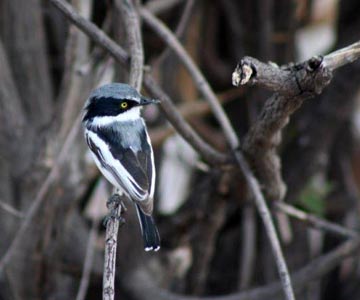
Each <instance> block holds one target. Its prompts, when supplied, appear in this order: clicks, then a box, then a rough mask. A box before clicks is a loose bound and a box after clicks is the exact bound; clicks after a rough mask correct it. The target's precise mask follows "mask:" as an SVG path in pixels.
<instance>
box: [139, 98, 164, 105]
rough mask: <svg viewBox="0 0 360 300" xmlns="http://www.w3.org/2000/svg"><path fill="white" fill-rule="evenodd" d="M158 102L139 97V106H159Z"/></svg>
mask: <svg viewBox="0 0 360 300" xmlns="http://www.w3.org/2000/svg"><path fill="white" fill-rule="evenodd" d="M159 103H160V100H157V99H149V98H145V97H141V99H140V105H149V104H159Z"/></svg>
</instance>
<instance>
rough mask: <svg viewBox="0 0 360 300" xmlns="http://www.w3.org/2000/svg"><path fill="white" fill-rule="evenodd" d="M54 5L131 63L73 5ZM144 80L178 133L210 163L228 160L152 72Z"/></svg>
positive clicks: (59, 0) (56, 0)
mask: <svg viewBox="0 0 360 300" xmlns="http://www.w3.org/2000/svg"><path fill="white" fill-rule="evenodd" d="M48 1H50V2H51V3H52V4H53V5H55V6H56V7H57V8H58V9H59V10H60V11H61V12H62V13H63V14H64V15H65V16H66V18H68V19H69V21H71V22H72V23H73V24H75V25H76V26H77V27H78V28H80V29H81V30H82V31H83V32H84V33H85V34H87V35H88V36H89V37H90V38H91V39H92V40H93V41H94V42H96V43H97V44H98V45H99V46H101V47H102V48H104V49H105V50H107V51H108V52H109V54H110V55H111V56H113V57H114V59H115V60H116V61H118V62H120V63H121V64H122V65H123V66H125V67H128V66H129V61H130V57H129V55H128V53H126V51H125V50H124V49H122V48H121V47H120V46H119V45H118V44H117V43H115V42H114V41H113V40H111V39H110V38H109V37H108V36H107V35H106V34H105V33H104V32H103V31H102V30H101V29H99V28H98V27H97V26H96V25H95V24H93V23H91V22H90V21H88V20H86V19H84V18H83V17H81V16H80V15H79V14H78V13H77V12H76V11H75V10H74V9H73V7H72V6H71V5H70V4H68V3H66V2H65V1H64V0H48ZM144 84H145V86H146V87H147V89H148V90H149V91H151V93H152V94H153V95H154V96H155V97H157V98H159V99H160V100H161V104H160V105H161V107H162V109H163V112H164V113H165V115H166V117H167V119H168V120H169V122H170V123H171V124H172V125H173V126H174V127H175V128H176V130H177V131H178V133H179V134H181V135H182V137H183V138H184V139H185V140H186V141H187V142H188V143H189V144H190V145H191V146H192V147H193V148H194V149H195V150H196V151H198V152H199V153H200V154H201V156H202V157H203V158H204V159H205V160H206V161H207V162H208V163H210V164H213V165H222V164H226V163H229V157H228V156H227V155H224V154H222V153H219V152H218V151H216V150H215V149H213V148H212V147H211V146H210V145H209V144H207V143H206V142H205V141H204V140H203V139H202V138H201V137H200V136H199V135H198V134H197V133H196V132H195V131H194V130H193V129H192V127H191V126H189V124H188V123H187V122H186V121H185V120H184V118H183V117H182V116H181V115H180V114H179V112H178V111H177V109H176V107H175V105H174V104H173V103H172V102H171V100H170V97H169V96H168V95H167V94H166V93H165V92H164V91H163V90H162V89H161V88H160V86H159V85H158V84H157V83H156V82H155V80H154V79H153V78H152V76H151V75H150V74H147V73H146V74H144Z"/></svg>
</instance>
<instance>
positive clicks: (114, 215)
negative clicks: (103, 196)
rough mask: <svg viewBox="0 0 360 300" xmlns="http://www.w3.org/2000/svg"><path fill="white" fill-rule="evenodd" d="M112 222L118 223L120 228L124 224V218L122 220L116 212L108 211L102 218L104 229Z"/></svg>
mask: <svg viewBox="0 0 360 300" xmlns="http://www.w3.org/2000/svg"><path fill="white" fill-rule="evenodd" d="M113 220H115V221H119V225H120V226H122V225H124V224H125V223H126V220H125V218H123V217H122V216H119V215H118V214H117V212H116V210H110V212H109V214H107V215H106V216H105V218H104V221H103V225H104V227H107V225H108V223H109V222H110V221H113Z"/></svg>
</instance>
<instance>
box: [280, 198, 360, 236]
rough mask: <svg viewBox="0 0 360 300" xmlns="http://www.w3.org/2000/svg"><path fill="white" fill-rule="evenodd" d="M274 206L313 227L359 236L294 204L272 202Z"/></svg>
mask: <svg viewBox="0 0 360 300" xmlns="http://www.w3.org/2000/svg"><path fill="white" fill-rule="evenodd" d="M274 207H275V208H276V209H277V210H279V211H282V212H283V213H286V214H287V215H289V216H291V217H294V218H296V219H299V220H301V221H304V222H305V223H307V224H309V225H311V226H312V227H314V228H317V229H320V230H324V231H327V232H330V233H333V234H336V235H338V236H341V237H345V238H356V237H359V233H358V232H356V231H354V230H351V229H348V228H345V227H343V226H340V225H338V224H335V223H332V222H329V221H327V220H324V219H321V218H319V217H316V216H314V215H312V214H308V213H306V212H304V211H302V210H300V209H297V208H295V207H294V206H291V205H288V204H285V203H284V202H274Z"/></svg>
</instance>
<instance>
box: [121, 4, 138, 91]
mask: <svg viewBox="0 0 360 300" xmlns="http://www.w3.org/2000/svg"><path fill="white" fill-rule="evenodd" d="M115 3H116V5H117V7H118V8H119V9H120V12H121V15H122V17H123V20H124V26H125V31H126V35H127V41H128V47H129V53H131V60H130V77H129V83H130V85H131V86H133V87H134V88H135V89H136V90H137V91H140V89H141V84H142V79H143V69H144V49H143V43H142V37H141V29H140V20H139V15H138V13H137V11H136V9H135V6H134V4H133V2H132V1H131V0H117V1H116V2H115Z"/></svg>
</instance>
